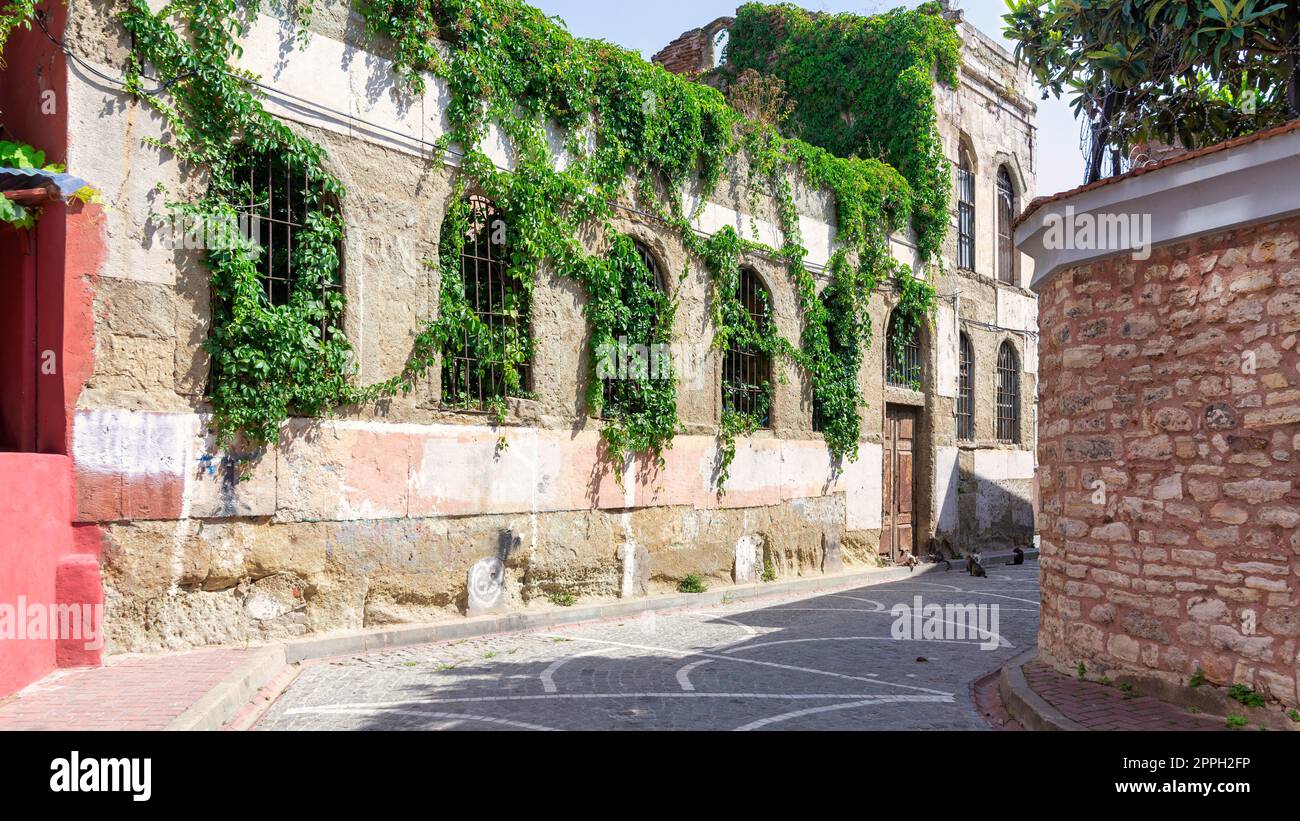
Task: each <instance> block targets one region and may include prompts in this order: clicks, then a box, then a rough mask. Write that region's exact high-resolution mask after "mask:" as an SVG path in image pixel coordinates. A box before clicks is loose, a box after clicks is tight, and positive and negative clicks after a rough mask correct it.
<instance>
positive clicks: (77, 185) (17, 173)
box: [0, 167, 86, 205]
mask: <svg viewBox="0 0 1300 821" xmlns="http://www.w3.org/2000/svg"><path fill="white" fill-rule="evenodd" d="M85 187H86V181H85V180H83V179H82V178H81V177H74V176H72V175H71V174H59V173H55V172H53V171H42V170H40V169H39V168H3V167H0V194H4V196H5V198H6V199H9V200H12V201H14V202H16V203H18V204H20V205H36V204H39V203H41V202H45V201H46V200H62V201H64V202H67V201H68V200H69V199H71V198H72V195H73V194H75V193H77V192H78V191H80V190H81V189H83V188H85Z"/></svg>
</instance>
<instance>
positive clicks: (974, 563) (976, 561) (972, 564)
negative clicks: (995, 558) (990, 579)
mask: <svg viewBox="0 0 1300 821" xmlns="http://www.w3.org/2000/svg"><path fill="white" fill-rule="evenodd" d="M966 572H967V573H969V574H971V575H972V576H974V577H976V578H978V579H983V578H985V577H987V576H988V572H987V571H986V570H985V569H984V556H983V555H981V554H980V552H979V551H978V550H976V551H973V552H972V553H971V554H970V555H969V556H967V557H966Z"/></svg>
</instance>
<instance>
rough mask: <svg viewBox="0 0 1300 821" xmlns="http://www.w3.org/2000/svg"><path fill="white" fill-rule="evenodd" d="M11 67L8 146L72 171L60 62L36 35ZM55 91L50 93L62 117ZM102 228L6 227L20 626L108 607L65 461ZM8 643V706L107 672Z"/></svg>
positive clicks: (70, 221) (2, 526)
mask: <svg viewBox="0 0 1300 821" xmlns="http://www.w3.org/2000/svg"><path fill="white" fill-rule="evenodd" d="M45 10H46V12H47V13H48V14H49V21H48V26H49V28H50V31H51V33H52V34H53V35H54V36H55V37H56V38H58V37H61V36H62V32H63V29H64V23H65V21H66V17H67V7H66V5H65V4H64V3H62V2H47V3H46V4H45ZM4 58H5V61H6V62H7V63H8V68H7V69H6V70H4V71H3V72H0V111H3V112H4V119H3V124H4V126H5V132H4V135H5V138H6V139H16V140H21V141H23V142H26V143H29V144H31V145H33V146H36V147H37V148H39V149H41V150H43V151H44V152H45V155H46V161H47V162H51V163H64V162H66V160H67V153H68V139H69V135H68V127H67V122H68V119H67V93H66V92H67V65H66V62H65V60H64V58H63V56H62V54H60V53H59V52H58V50H57V49H56V48H55V47H54V45H53V44H52V43H50V41H49V40H48V39H47V38H46V37H45V35H44V33H43V32H41V31H40V30H39V29H36V30H33V31H23V30H17V31H15V32H14V33H13V35H12V36H11V37H10V39H9V43H8V45H7V47H6V48H5V53H4ZM46 92H53V97H52V102H53V110H51V109H50V105H49V103H50V102H51V98H50V96H49V95H48V94H46ZM71 170H72V171H73V172H74V173H75V169H71ZM92 184H93V182H92ZM101 217H102V212H101V210H100V208H99V207H98V206H91V207H87V208H84V209H83V208H82V207H81V206H80V205H78V204H73V205H71V206H67V207H65V206H63V205H60V204H52V205H49V206H47V207H45V208H44V209H43V210H42V213H41V214H40V218H39V222H38V225H37V227H36V229H35V230H34V232H32V231H29V232H21V233H20V232H15V231H14V230H13V229H11V228H8V227H5V228H0V281H5V282H7V284H6V285H4V286H0V305H2V306H3V307H0V366H3V367H0V372H3V374H4V375H3V376H0V392H3V394H4V398H3V400H0V450H20V451H29V452H26V453H0V607H3V606H6V605H7V606H8V607H9V608H11V615H13V613H12V608H14V607H16V606H17V605H18V603H19V598H20V597H22V598H24V599H25V600H26V602H27V603H28V604H34V605H36V606H37V607H38V608H39V607H49V606H53V605H66V604H74V605H78V606H80V607H83V608H94V607H95V606H96V605H102V603H103V588H102V584H101V582H100V572H99V549H98V544H99V530H98V528H97V527H94V526H88V527H79V528H77V529H76V530H75V531H74V529H73V525H72V518H73V509H72V508H73V506H72V499H73V498H75V489H74V480H73V470H72V461H71V458H70V457H69V456H68V455H67V454H69V453H70V452H71V439H72V419H73V412H74V410H75V408H76V403H77V398H78V396H79V394H80V392H81V389H82V387H83V386H84V385H85V383H86V380H87V379H88V378H89V376H90V373H91V371H92V366H93V352H94V342H93V339H94V337H93V334H94V314H93V291H94V281H95V277H96V275H97V272H98V270H99V265H100V263H101V262H102V260H103V258H104V240H103V230H102V225H101ZM46 351H50V352H53V354H54V365H55V367H54V369H53V372H50V373H45V372H43V369H42V368H41V363H42V362H43V361H44V354H45V352H46ZM33 450H34V451H36V453H31V452H30V451H33ZM40 454H43V455H40ZM94 626H95V627H96V628H97V629H98V628H99V626H100V625H99V624H98V623H96V624H95V625H94ZM3 636H4V634H3V633H2V632H0V697H3V696H5V695H7V694H9V693H12V692H13V691H15V690H17V689H19V688H21V687H23V686H25V685H26V684H28V683H30V682H32V681H34V680H36V679H38V678H40V677H41V676H44V675H45V674H47V673H49V672H50V671H51V670H52V669H54V667H55V666H56V665H57V666H61V667H69V666H82V665H94V664H98V663H99V662H100V655H101V653H100V650H99V649H98V648H97V647H95V646H93V643H88V642H87V641H85V640H84V639H82V638H78V639H67V640H62V641H60V640H57V638H56V637H55V636H50V637H49V638H47V639H45V640H31V639H28V638H21V639H8V638H4V637H3ZM88 644H92V646H88Z"/></svg>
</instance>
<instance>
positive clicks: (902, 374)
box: [885, 311, 924, 390]
mask: <svg viewBox="0 0 1300 821" xmlns="http://www.w3.org/2000/svg"><path fill="white" fill-rule="evenodd" d="M905 331H910V332H909V333H907V334H906V338H904V333H905ZM923 376H924V371H923V368H922V365H921V341H920V330H919V329H918V328H909V329H904V327H903V317H902V314H900V313H899V312H898V311H895V312H894V314H893V316H892V317H890V320H889V334H888V338H887V339H886V343H885V378H886V381H887V382H888V383H889V384H890V385H892V386H894V387H897V388H910V389H912V390H920V389H921V379H922V377H923Z"/></svg>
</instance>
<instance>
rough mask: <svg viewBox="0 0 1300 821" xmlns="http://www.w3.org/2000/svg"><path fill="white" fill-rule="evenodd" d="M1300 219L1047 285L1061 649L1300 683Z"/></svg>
mask: <svg viewBox="0 0 1300 821" xmlns="http://www.w3.org/2000/svg"><path fill="white" fill-rule="evenodd" d="M1297 237H1300V219H1291V220H1289V221H1287V222H1283V223H1275V224H1270V225H1262V226H1256V227H1251V228H1246V229H1242V230H1238V231H1235V232H1228V233H1223V234H1219V235H1217V236H1209V237H1202V238H1200V239H1198V240H1196V241H1194V242H1190V243H1186V244H1182V245H1178V246H1173V247H1168V248H1165V249H1160V250H1157V251H1156V252H1155V253H1154V254H1153V255H1152V257H1151V259H1149V260H1147V261H1145V262H1135V261H1133V260H1132V259H1131V258H1129V257H1127V256H1126V257H1121V258H1117V259H1112V260H1109V261H1102V262H1098V263H1094V264H1092V265H1089V266H1084V267H1076V268H1073V269H1065V270H1062V271H1059V272H1058V273H1057V274H1056V276H1055V278H1054V280H1053V281H1051V282H1049V283H1048V284H1046V285H1045V286H1044V288H1043V290H1042V293H1041V294H1040V303H1039V304H1040V308H1039V310H1040V325H1041V332H1042V341H1041V346H1042V347H1041V386H1042V391H1041V394H1040V396H1041V397H1042V402H1041V411H1040V412H1041V417H1040V428H1039V430H1040V445H1039V450H1040V462H1041V469H1040V471H1039V476H1040V479H1041V483H1042V494H1043V500H1042V501H1043V504H1042V519H1041V526H1042V534H1043V556H1042V573H1043V614H1042V627H1041V636H1040V646H1041V649H1042V651H1043V653H1044V656H1045V657H1046V658H1047V659H1048V660H1049V661H1051V662H1052V663H1054V664H1056V665H1057V666H1058V667H1060V668H1062V669H1070V670H1072V669H1073V668H1074V666H1075V665H1076V664H1077V663H1078V662H1080V661H1084V662H1086V663H1087V664H1088V667H1089V669H1090V670H1094V671H1095V670H1099V669H1102V668H1104V669H1105V670H1108V671H1123V672H1138V673H1143V672H1145V673H1149V674H1155V675H1157V676H1160V677H1164V678H1168V679H1172V680H1178V679H1180V678H1182V679H1185V678H1186V677H1188V676H1189V675H1190V674H1192V673H1193V672H1194V671H1195V670H1196V669H1197V668H1200V669H1202V670H1204V672H1205V675H1206V677H1207V678H1208V679H1209V680H1210V681H1212V682H1214V683H1217V684H1223V685H1230V684H1235V683H1243V684H1247V685H1249V686H1251V687H1254V688H1255V689H1257V690H1259V691H1261V692H1265V693H1267V694H1269V695H1271V696H1272V697H1273V698H1275V699H1278V700H1280V701H1282V702H1284V703H1286V704H1289V705H1293V706H1294V705H1295V704H1296V703H1297V687H1298V684H1300V682H1298V681H1297V655H1296V649H1297V644H1298V643H1300V473H1298V468H1300V453H1298V452H1297V451H1300V372H1298V371H1300V348H1298V346H1297V334H1298V333H1300V250H1297V243H1298V240H1297Z"/></svg>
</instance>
